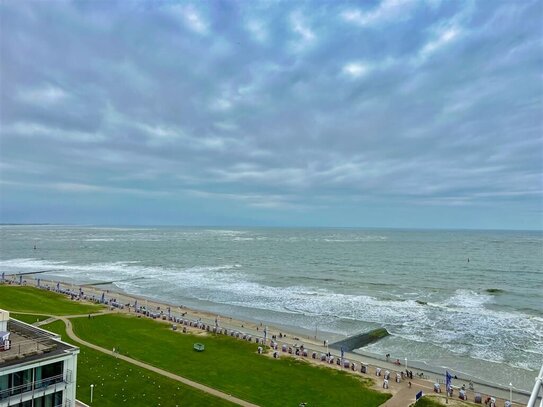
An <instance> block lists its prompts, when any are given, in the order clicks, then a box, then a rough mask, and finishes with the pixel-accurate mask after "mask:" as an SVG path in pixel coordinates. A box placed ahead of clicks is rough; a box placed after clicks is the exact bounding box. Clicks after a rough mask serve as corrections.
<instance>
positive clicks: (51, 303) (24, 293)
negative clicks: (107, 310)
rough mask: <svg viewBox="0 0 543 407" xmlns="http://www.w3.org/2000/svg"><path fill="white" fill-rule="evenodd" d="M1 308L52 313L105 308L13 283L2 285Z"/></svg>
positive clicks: (87, 311)
mask: <svg viewBox="0 0 543 407" xmlns="http://www.w3.org/2000/svg"><path fill="white" fill-rule="evenodd" d="M0 308H2V309H5V310H8V311H10V312H17V311H19V312H36V313H40V314H50V315H75V314H88V313H90V312H99V311H100V310H102V309H104V308H103V307H102V306H100V305H94V304H86V303H80V302H77V301H71V300H69V299H68V298H66V297H65V296H64V295H60V294H57V293H54V292H51V291H46V290H40V289H37V288H34V287H21V286H11V285H0Z"/></svg>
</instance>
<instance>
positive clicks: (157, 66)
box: [0, 0, 543, 229]
mask: <svg viewBox="0 0 543 407" xmlns="http://www.w3.org/2000/svg"><path fill="white" fill-rule="evenodd" d="M0 10H1V19H2V24H1V26H2V28H1V30H2V35H1V37H0V44H1V60H0V64H1V65H0V66H1V74H2V83H1V89H0V97H1V100H0V101H1V116H0V118H1V145H0V148H1V150H0V154H1V167H0V171H1V172H0V188H1V189H0V191H1V193H2V207H1V213H0V215H1V219H0V220H1V221H3V222H32V221H48V222H91V223H161V224H162V223H166V224H168V223H171V224H199V223H200V224H264V225H329V226H332V225H338V226H403V227H491V228H530V229H533V228H535V229H540V228H541V227H542V226H543V225H542V178H541V174H542V171H541V170H542V158H543V157H542V155H543V143H542V134H543V122H542V113H543V97H542V95H543V81H542V72H543V71H542V68H543V51H542V50H543V47H542V45H543V44H542V38H543V36H542V34H543V32H542V30H541V23H542V21H543V12H542V7H541V3H539V2H537V1H532V2H530V1H523V2H471V1H466V2H462V1H457V2H442V1H439V0H432V1H430V0H428V1H426V2H423V1H412V0H382V1H381V2H374V3H368V2H345V3H342V2H324V1H322V2H321V1H312V2H271V1H270V2H264V1H259V2H234V1H210V2H136V1H130V2H121V1H119V2H64V1H56V2H52V3H51V2H48V3H43V2H35V1H22V2H10V3H8V2H3V3H1V4H0Z"/></svg>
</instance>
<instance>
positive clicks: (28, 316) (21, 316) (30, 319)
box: [9, 312, 49, 324]
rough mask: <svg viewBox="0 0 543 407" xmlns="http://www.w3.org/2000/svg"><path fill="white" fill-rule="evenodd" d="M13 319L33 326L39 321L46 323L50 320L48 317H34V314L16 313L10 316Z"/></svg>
mask: <svg viewBox="0 0 543 407" xmlns="http://www.w3.org/2000/svg"><path fill="white" fill-rule="evenodd" d="M9 316H10V317H11V318H15V319H18V320H19V321H23V322H26V323H27V324H33V323H35V322H38V321H44V320H46V319H47V318H49V317H48V316H46V315H33V314H17V313H14V312H11V313H10V314H9Z"/></svg>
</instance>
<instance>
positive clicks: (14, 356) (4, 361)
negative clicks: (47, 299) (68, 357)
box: [0, 318, 78, 368]
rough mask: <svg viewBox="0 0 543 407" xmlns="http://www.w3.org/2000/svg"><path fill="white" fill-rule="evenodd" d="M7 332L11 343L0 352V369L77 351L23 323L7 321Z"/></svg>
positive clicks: (47, 333) (53, 336)
mask: <svg viewBox="0 0 543 407" xmlns="http://www.w3.org/2000/svg"><path fill="white" fill-rule="evenodd" d="M7 331H8V332H9V333H10V336H9V339H10V341H11V344H10V348H9V349H8V350H0V368H5V367H9V366H11V365H16V364H21V363H28V362H33V361H36V360H39V359H44V358H49V357H52V356H58V355H61V354H64V353H70V352H72V351H74V350H77V349H78V348H77V347H74V346H71V345H69V344H67V343H64V342H62V341H61V340H60V337H59V336H58V335H57V334H54V333H51V332H48V331H45V330H43V329H40V328H37V327H35V326H32V325H29V324H26V323H24V322H21V321H18V320H15V319H12V318H11V319H9V321H7Z"/></svg>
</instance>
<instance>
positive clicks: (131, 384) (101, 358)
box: [43, 321, 234, 407]
mask: <svg viewBox="0 0 543 407" xmlns="http://www.w3.org/2000/svg"><path fill="white" fill-rule="evenodd" d="M43 328H44V329H47V330H49V331H52V332H55V333H58V334H60V335H61V336H62V339H63V340H64V341H66V342H69V343H73V344H75V345H76V346H79V348H80V349H81V352H80V354H79V356H78V367H77V398H78V399H79V400H81V401H83V402H85V403H87V404H88V403H90V385H91V384H94V385H95V386H96V387H95V388H94V397H93V404H92V406H93V407H116V406H130V407H148V406H164V407H170V406H171V407H175V406H198V407H200V406H218V407H222V406H234V404H231V403H230V402H228V401H225V400H222V399H219V398H216V397H213V396H210V395H208V394H206V393H204V392H201V391H199V390H196V389H193V388H191V387H188V386H185V385H184V384H182V383H178V382H176V381H175V380H172V379H168V378H165V377H163V376H161V375H159V374H157V373H153V372H150V371H148V370H146V369H142V368H140V367H137V366H134V365H131V364H130V363H128V362H124V361H122V360H119V359H117V358H115V357H113V356H109V355H106V354H104V353H101V352H98V351H96V350H94V349H90V348H87V347H86V346H81V345H79V344H77V343H74V342H72V341H70V339H69V338H67V336H66V334H65V326H64V322H62V321H55V322H53V323H51V324H48V325H45V326H43Z"/></svg>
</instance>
